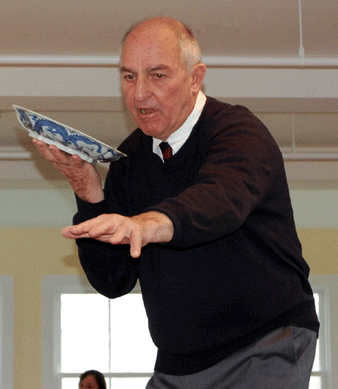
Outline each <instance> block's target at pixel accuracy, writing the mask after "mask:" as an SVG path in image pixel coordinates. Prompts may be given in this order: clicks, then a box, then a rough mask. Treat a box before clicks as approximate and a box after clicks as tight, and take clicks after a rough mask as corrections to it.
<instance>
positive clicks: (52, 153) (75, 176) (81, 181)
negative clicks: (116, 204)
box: [33, 139, 104, 203]
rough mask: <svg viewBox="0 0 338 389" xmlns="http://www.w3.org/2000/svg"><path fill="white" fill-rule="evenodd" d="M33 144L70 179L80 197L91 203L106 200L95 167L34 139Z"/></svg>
mask: <svg viewBox="0 0 338 389" xmlns="http://www.w3.org/2000/svg"><path fill="white" fill-rule="evenodd" d="M33 144H34V145H35V147H36V148H37V149H38V150H39V152H40V154H41V155H42V156H43V157H44V158H46V159H47V160H48V161H50V162H52V163H53V165H54V166H55V168H56V169H57V170H59V171H60V172H61V173H62V174H63V175H64V176H65V177H66V178H67V179H68V181H69V183H70V185H71V186H72V188H73V190H74V192H75V193H76V194H77V196H78V197H80V198H81V199H82V200H84V201H88V202H90V203H98V202H100V201H102V200H103V199H104V194H103V190H102V184H101V178H100V175H99V173H98V171H97V170H96V168H95V166H93V165H92V164H91V163H89V162H85V161H83V160H82V159H81V158H80V157H79V156H78V155H71V154H68V153H65V152H63V151H61V150H60V149H58V148H57V147H56V146H54V145H47V144H46V143H45V142H43V141H40V140H38V139H33Z"/></svg>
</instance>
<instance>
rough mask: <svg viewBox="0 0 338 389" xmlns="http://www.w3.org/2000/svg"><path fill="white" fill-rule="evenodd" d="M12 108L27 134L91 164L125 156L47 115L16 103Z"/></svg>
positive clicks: (111, 160) (112, 160)
mask: <svg viewBox="0 0 338 389" xmlns="http://www.w3.org/2000/svg"><path fill="white" fill-rule="evenodd" d="M13 108H14V109H15V113H16V116H17V118H18V120H19V122H20V123H21V125H22V126H23V127H24V128H25V129H26V130H27V131H28V135H29V136H31V137H32V138H37V139H39V140H42V141H43V142H45V143H47V144H49V145H55V146H56V147H58V148H59V149H60V150H62V151H65V152H66V153H68V154H76V155H78V156H79V157H81V158H82V159H83V160H84V161H87V162H89V163H92V164H93V165H95V164H96V162H97V161H100V162H114V161H117V160H118V159H120V158H121V157H126V155H125V154H123V153H121V152H120V151H118V150H116V149H114V148H112V147H110V146H108V145H106V144H105V143H102V142H100V141H99V140H97V139H95V138H92V137H90V136H88V135H86V134H84V133H82V132H80V131H78V130H75V129H74V128H71V127H69V126H66V125H65V124H62V123H59V122H56V121H55V120H53V119H50V118H48V117H47V116H43V115H41V114H39V113H36V112H34V111H31V110H29V109H26V108H22V107H19V106H17V105H13Z"/></svg>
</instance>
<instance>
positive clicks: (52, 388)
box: [42, 275, 153, 389]
mask: <svg viewBox="0 0 338 389" xmlns="http://www.w3.org/2000/svg"><path fill="white" fill-rule="evenodd" d="M63 293H79V294H81V293H95V294H97V293H98V292H97V291H96V290H95V289H94V288H93V287H92V286H91V285H90V284H89V282H88V280H87V278H86V277H85V276H81V275H79V276H72V275H65V276H62V275H61V276H60V275H49V276H44V277H43V318H44V320H43V350H42V372H43V373H42V374H43V375H42V387H43V388H45V389H60V388H61V380H62V378H64V377H74V378H78V377H79V374H77V373H74V374H72V373H62V372H61V363H60V362H61V343H60V339H61V299H60V296H61V294H63ZM130 293H141V289H140V286H139V284H138V283H137V284H136V286H135V288H134V289H133V290H132V291H131V292H130ZM152 373H153V372H151V373H129V372H125V373H124V372H123V373H122V372H121V373H105V378H106V381H107V383H108V380H110V378H115V377H116V378H120V377H130V378H133V377H147V378H148V377H149V378H150V377H151V375H152Z"/></svg>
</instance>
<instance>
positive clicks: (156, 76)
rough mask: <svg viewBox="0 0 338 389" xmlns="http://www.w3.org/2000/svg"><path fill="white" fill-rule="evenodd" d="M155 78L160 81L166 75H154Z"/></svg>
mask: <svg viewBox="0 0 338 389" xmlns="http://www.w3.org/2000/svg"><path fill="white" fill-rule="evenodd" d="M154 78H156V79H157V80H160V79H161V78H164V74H162V73H155V74H154Z"/></svg>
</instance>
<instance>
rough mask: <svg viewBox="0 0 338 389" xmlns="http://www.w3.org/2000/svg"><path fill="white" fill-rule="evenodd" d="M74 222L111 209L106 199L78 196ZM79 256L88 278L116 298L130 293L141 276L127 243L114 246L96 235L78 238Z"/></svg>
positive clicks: (106, 294)
mask: <svg viewBox="0 0 338 389" xmlns="http://www.w3.org/2000/svg"><path fill="white" fill-rule="evenodd" d="M76 202H77V206H78V212H77V213H76V214H75V216H74V220H73V221H74V224H78V223H81V222H83V221H85V220H88V219H92V218H94V217H97V216H99V215H101V214H103V213H108V212H110V213H112V210H111V209H109V206H108V203H107V201H106V200H104V201H102V202H100V203H96V204H91V203H88V202H86V201H83V200H81V199H80V198H78V197H76ZM76 244H77V247H78V253H79V259H80V262H81V265H82V268H83V270H84V272H85V274H86V276H87V278H88V281H89V282H90V284H91V285H92V286H93V288H94V289H96V290H97V291H98V292H99V293H101V294H103V295H104V296H106V297H109V298H116V297H119V296H122V295H124V294H127V293H129V292H130V291H131V290H132V289H133V288H134V286H135V284H136V282H137V278H138V274H137V265H136V261H135V260H134V259H133V258H132V257H131V256H130V254H129V247H127V246H126V245H118V246H113V245H111V244H108V243H103V242H100V241H97V240H94V239H77V240H76Z"/></svg>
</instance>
